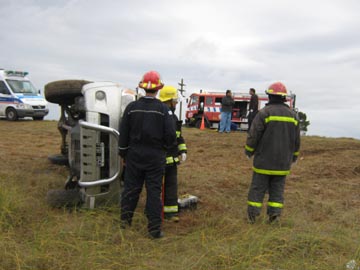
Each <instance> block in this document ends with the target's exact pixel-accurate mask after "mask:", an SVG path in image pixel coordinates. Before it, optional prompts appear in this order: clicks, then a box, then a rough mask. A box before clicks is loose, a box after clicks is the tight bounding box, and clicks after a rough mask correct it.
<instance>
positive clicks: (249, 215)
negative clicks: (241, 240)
mask: <svg viewBox="0 0 360 270" xmlns="http://www.w3.org/2000/svg"><path fill="white" fill-rule="evenodd" d="M255 221H256V216H255V215H254V214H252V213H248V222H249V224H254V223H255Z"/></svg>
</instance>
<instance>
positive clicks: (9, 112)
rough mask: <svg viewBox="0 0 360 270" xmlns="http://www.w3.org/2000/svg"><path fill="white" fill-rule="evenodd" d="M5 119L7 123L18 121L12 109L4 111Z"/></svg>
mask: <svg viewBox="0 0 360 270" xmlns="http://www.w3.org/2000/svg"><path fill="white" fill-rule="evenodd" d="M6 119H7V120H9V121H16V120H17V119H18V115H17V112H16V110H15V109H14V108H7V109H6Z"/></svg>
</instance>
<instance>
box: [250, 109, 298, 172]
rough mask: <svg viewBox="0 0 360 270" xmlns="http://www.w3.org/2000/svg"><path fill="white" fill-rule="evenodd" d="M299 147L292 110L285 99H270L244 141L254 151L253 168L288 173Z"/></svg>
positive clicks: (295, 117) (261, 170) (296, 120)
mask: <svg viewBox="0 0 360 270" xmlns="http://www.w3.org/2000/svg"><path fill="white" fill-rule="evenodd" d="M299 148H300V128H299V122H298V119H297V116H296V113H295V112H294V111H293V110H291V109H290V108H289V107H288V106H287V105H286V104H283V103H270V104H267V105H266V106H265V108H263V109H261V110H260V111H259V112H258V114H257V115H256V117H255V119H254V120H253V122H252V125H251V128H250V131H249V134H248V138H247V140H246V145H245V150H246V151H248V152H250V153H253V154H254V164H253V170H254V172H256V173H260V174H267V175H288V174H289V173H290V167H291V163H292V160H293V156H298V155H299Z"/></svg>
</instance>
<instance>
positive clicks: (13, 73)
mask: <svg viewBox="0 0 360 270" xmlns="http://www.w3.org/2000/svg"><path fill="white" fill-rule="evenodd" d="M4 72H5V74H6V75H7V76H18V77H25V76H26V75H28V74H29V72H26V71H15V70H5V71H4Z"/></svg>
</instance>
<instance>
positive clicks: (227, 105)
mask: <svg viewBox="0 0 360 270" xmlns="http://www.w3.org/2000/svg"><path fill="white" fill-rule="evenodd" d="M234 104H235V101H234V98H233V96H232V93H231V90H226V95H225V96H224V97H223V98H222V100H221V114H220V117H221V119H220V128H219V133H223V132H226V133H229V132H230V129H231V113H232V108H233V106H234Z"/></svg>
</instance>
